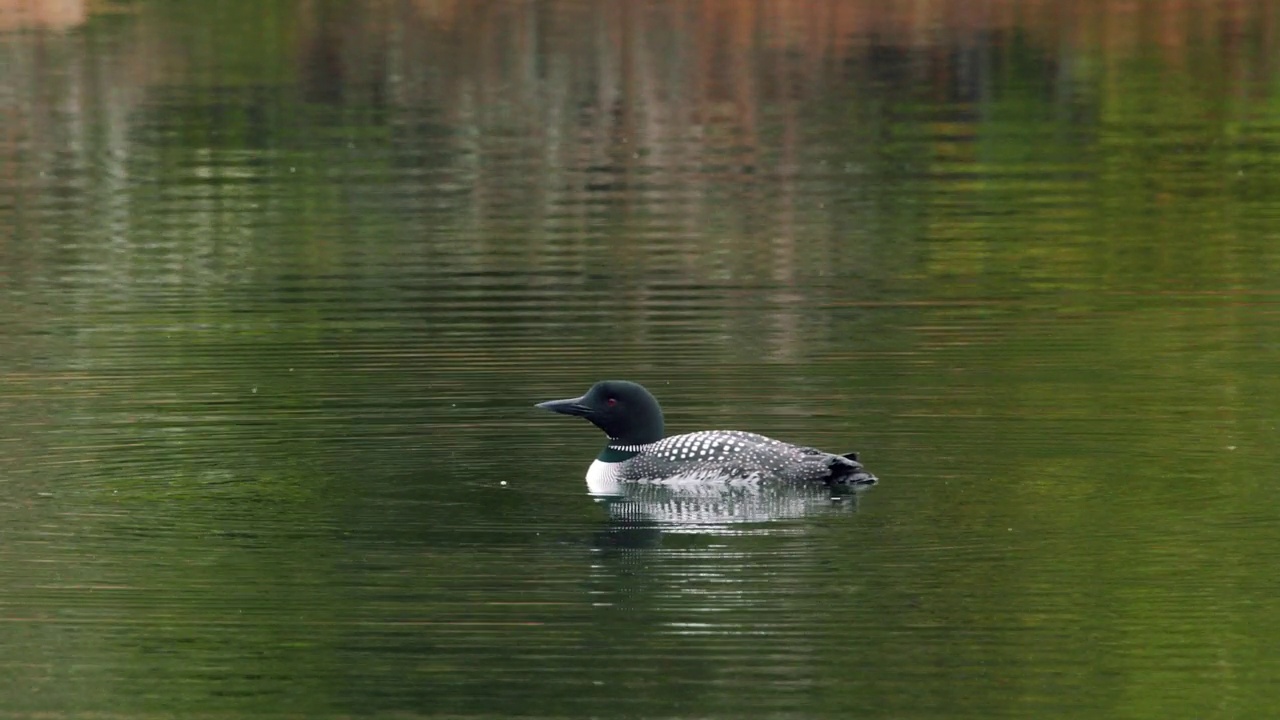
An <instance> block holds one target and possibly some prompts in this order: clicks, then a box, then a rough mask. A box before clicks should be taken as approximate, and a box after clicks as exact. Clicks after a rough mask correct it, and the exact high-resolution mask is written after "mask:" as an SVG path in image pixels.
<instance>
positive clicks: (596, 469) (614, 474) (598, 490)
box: [587, 460, 622, 495]
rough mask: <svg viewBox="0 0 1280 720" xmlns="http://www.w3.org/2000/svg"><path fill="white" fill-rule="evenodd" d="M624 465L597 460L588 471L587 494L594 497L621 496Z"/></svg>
mask: <svg viewBox="0 0 1280 720" xmlns="http://www.w3.org/2000/svg"><path fill="white" fill-rule="evenodd" d="M621 467H622V463H609V462H602V461H600V460H596V461H595V462H593V463H591V467H590V468H589V469H588V470H587V492H589V493H591V494H592V495H621V494H622V486H621V484H619V482H618V480H619V476H621V475H622V473H621Z"/></svg>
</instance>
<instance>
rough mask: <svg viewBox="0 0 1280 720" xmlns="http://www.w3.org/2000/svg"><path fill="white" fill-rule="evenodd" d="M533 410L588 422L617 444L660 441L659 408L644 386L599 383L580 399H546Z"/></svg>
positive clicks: (616, 382) (660, 415)
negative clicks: (555, 413)
mask: <svg viewBox="0 0 1280 720" xmlns="http://www.w3.org/2000/svg"><path fill="white" fill-rule="evenodd" d="M536 407H540V408H542V409H543V410H550V411H551V412H558V413H563V414H565V415H577V416H578V417H583V418H586V419H588V420H590V421H591V422H592V423H594V424H595V426H596V427H598V428H600V429H601V430H603V431H604V433H605V434H606V435H608V436H609V441H610V442H611V443H617V444H619V445H647V444H649V443H654V442H658V441H659V440H661V439H662V408H661V407H659V406H658V400H657V398H655V397H654V396H653V395H652V394H651V393H650V392H649V391H648V390H645V389H644V387H643V386H641V385H637V384H636V383H633V382H627V381H626V380H601V381H600V382H598V383H596V384H595V385H592V386H591V389H590V390H588V391H587V394H586V395H583V396H582V397H576V398H569V399H568V400H548V401H547V402H544V403H538V404H537V406H536Z"/></svg>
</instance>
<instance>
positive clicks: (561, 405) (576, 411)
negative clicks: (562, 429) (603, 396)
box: [534, 397, 591, 417]
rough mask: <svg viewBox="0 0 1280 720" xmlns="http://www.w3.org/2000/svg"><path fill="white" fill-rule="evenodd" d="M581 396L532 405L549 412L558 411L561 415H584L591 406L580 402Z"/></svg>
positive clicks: (587, 413) (588, 412) (588, 411)
mask: <svg viewBox="0 0 1280 720" xmlns="http://www.w3.org/2000/svg"><path fill="white" fill-rule="evenodd" d="M582 400H583V398H580V397H576V398H569V399H568V400H548V401H546V402H540V403H538V404H537V405H534V407H539V408H542V409H543V410H550V411H551V412H555V413H560V414H562V415H577V416H578V417H586V416H587V415H589V414H590V413H591V408H589V407H587V406H586V405H583V404H582Z"/></svg>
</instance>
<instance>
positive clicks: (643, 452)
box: [535, 380, 877, 492]
mask: <svg viewBox="0 0 1280 720" xmlns="http://www.w3.org/2000/svg"><path fill="white" fill-rule="evenodd" d="M535 407H539V408H542V409H543V410H550V411H551V412H557V413H562V414H564V415H576V416H578V417H583V418H586V419H587V420H590V421H591V422H592V423H593V424H594V425H595V426H596V427H598V428H600V429H601V430H603V431H604V432H605V434H606V435H608V436H609V442H608V444H607V445H605V447H604V449H603V450H601V451H600V454H599V455H598V456H597V457H596V460H595V462H593V463H592V464H591V468H590V469H589V470H588V471H587V485H588V487H589V488H590V489H591V490H592V491H593V492H596V491H597V490H598V489H601V488H606V487H615V488H616V487H617V486H618V484H619V483H621V482H661V481H668V480H671V481H675V480H695V481H697V480H726V481H733V480H747V481H766V480H781V481H791V482H806V483H808V482H821V483H824V484H826V485H828V486H833V487H834V486H840V487H852V486H858V485H874V484H875V483H876V482H877V479H876V477H875V476H874V475H872V474H871V473H869V472H867V471H866V470H865V469H863V467H862V463H860V462H858V454H857V453H846V454H843V455H835V454H832V453H828V452H823V451H821V450H817V449H814V448H811V447H800V446H798V445H791V444H789V443H785V442H782V441H779V440H774V439H772V438H767V437H765V436H763V435H757V434H755V433H749V432H742V431H740V430H704V431H702V432H693V433H687V434H684V435H672V436H671V437H663V426H662V408H661V407H659V405H658V400H657V398H655V397H654V396H653V395H652V394H651V393H650V392H649V391H648V390H646V389H645V388H644V387H643V386H642V385H638V384H636V383H633V382H627V381H625V380H603V381H601V382H598V383H596V384H595V385H593V386H591V389H590V390H588V391H587V394H586V395H583V396H582V397H576V398H570V399H568V400H549V401H547V402H543V403H538V404H537V405H536V406H535Z"/></svg>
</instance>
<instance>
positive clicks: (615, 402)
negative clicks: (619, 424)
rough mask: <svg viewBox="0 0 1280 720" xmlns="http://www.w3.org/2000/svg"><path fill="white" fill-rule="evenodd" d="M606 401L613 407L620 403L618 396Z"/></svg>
mask: <svg viewBox="0 0 1280 720" xmlns="http://www.w3.org/2000/svg"><path fill="white" fill-rule="evenodd" d="M605 402H606V403H607V404H608V405H609V407H613V406H614V405H617V404H618V398H609V399H608V400H606V401H605Z"/></svg>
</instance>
